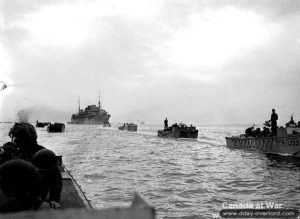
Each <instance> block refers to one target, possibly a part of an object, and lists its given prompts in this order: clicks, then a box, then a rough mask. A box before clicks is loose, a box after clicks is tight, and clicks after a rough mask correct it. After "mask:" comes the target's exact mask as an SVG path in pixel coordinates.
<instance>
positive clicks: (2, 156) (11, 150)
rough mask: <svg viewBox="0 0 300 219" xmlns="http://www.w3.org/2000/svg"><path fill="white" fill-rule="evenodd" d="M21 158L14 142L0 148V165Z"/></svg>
mask: <svg viewBox="0 0 300 219" xmlns="http://www.w3.org/2000/svg"><path fill="white" fill-rule="evenodd" d="M19 156H20V152H19V149H18V148H17V146H16V145H15V144H14V143H12V142H7V143H5V144H4V145H3V146H2V147H0V164H2V163H4V162H6V161H9V160H12V159H17V158H19Z"/></svg>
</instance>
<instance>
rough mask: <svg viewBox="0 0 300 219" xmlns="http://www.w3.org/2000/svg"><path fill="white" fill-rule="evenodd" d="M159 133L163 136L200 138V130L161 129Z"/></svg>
mask: <svg viewBox="0 0 300 219" xmlns="http://www.w3.org/2000/svg"><path fill="white" fill-rule="evenodd" d="M157 134H158V137H162V138H198V130H189V131H186V130H185V131H182V130H172V131H171V130H159V131H158V132H157Z"/></svg>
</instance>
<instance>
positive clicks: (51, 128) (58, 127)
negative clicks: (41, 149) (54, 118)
mask: <svg viewBox="0 0 300 219" xmlns="http://www.w3.org/2000/svg"><path fill="white" fill-rule="evenodd" d="M47 131H48V132H64V131H65V124H64V123H54V124H50V125H48V127H47Z"/></svg>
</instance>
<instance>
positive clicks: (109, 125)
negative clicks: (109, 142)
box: [103, 122, 111, 127]
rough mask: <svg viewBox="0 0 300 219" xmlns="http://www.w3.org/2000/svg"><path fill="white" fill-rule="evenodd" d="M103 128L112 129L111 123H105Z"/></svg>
mask: <svg viewBox="0 0 300 219" xmlns="http://www.w3.org/2000/svg"><path fill="white" fill-rule="evenodd" d="M103 127H111V124H110V123H109V122H105V123H104V124H103Z"/></svg>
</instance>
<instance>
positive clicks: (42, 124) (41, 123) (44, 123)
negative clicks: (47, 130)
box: [35, 120, 51, 128]
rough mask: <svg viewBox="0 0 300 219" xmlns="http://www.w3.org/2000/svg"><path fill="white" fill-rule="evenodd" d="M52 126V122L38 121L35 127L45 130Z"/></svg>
mask: <svg viewBox="0 0 300 219" xmlns="http://www.w3.org/2000/svg"><path fill="white" fill-rule="evenodd" d="M50 124H51V122H39V120H36V124H35V127H37V128H44V127H45V126H48V125H50Z"/></svg>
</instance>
